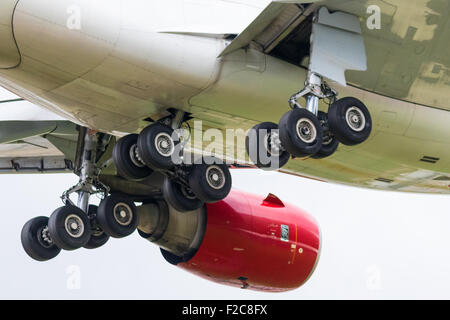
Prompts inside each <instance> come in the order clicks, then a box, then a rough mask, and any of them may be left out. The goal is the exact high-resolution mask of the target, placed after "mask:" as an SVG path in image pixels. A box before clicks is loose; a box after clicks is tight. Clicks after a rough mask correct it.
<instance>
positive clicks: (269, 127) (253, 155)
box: [245, 122, 291, 170]
mask: <svg viewBox="0 0 450 320" xmlns="http://www.w3.org/2000/svg"><path fill="white" fill-rule="evenodd" d="M275 130H276V131H278V125H277V124H275V123H273V122H263V123H260V124H258V125H256V126H254V127H253V128H252V129H251V130H250V131H249V132H248V134H247V137H246V139H245V148H246V150H247V154H248V155H249V158H250V160H251V161H252V162H253V163H254V164H255V165H256V166H257V167H258V168H261V169H269V168H270V169H273V170H277V169H280V168H282V167H284V166H285V165H286V164H287V163H288V161H289V159H290V157H291V155H290V154H289V152H287V151H282V152H281V154H280V155H278V156H276V162H277V165H275V164H274V163H273V162H271V161H267V160H268V159H271V158H272V157H275V156H272V155H271V153H270V152H269V151H268V150H267V145H268V144H267V142H265V141H264V140H263V139H264V138H267V136H268V135H269V134H270V133H272V132H273V131H275ZM278 132H279V131H278ZM263 133H264V134H265V133H267V135H265V136H264V137H263V139H261V136H262V134H263ZM251 142H252V143H251ZM250 144H253V146H251V145H250ZM255 144H256V148H255V146H254V145H255ZM264 151H265V157H266V159H261V153H264ZM262 160H264V161H262ZM265 162H267V163H265Z"/></svg>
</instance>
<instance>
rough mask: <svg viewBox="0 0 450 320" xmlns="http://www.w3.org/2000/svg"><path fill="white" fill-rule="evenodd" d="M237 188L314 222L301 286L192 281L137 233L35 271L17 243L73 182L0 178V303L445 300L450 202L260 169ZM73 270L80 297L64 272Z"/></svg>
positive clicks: (68, 178)
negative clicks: (318, 234)
mask: <svg viewBox="0 0 450 320" xmlns="http://www.w3.org/2000/svg"><path fill="white" fill-rule="evenodd" d="M233 178H234V186H235V187H236V188H240V189H246V190H252V191H253V192H255V193H260V194H267V193H268V192H272V193H275V194H277V195H278V196H279V197H280V198H281V199H282V200H283V201H287V202H291V203H294V204H296V205H297V206H299V207H302V208H304V209H305V210H307V211H309V212H310V213H311V214H312V215H314V216H315V217H316V218H317V220H318V221H319V222H320V225H321V229H322V234H323V250H322V257H321V260H320V263H319V265H318V268H317V270H316V272H315V274H314V275H313V277H312V278H311V279H310V281H309V282H308V283H307V284H306V285H304V286H303V287H302V288H300V289H298V290H295V291H291V292H288V293H282V294H267V293H258V292H253V291H246V290H241V289H235V288H229V287H226V286H222V285H217V284H215V283H212V282H208V281H206V280H203V279H201V278H197V277H196V276H194V275H191V274H189V273H187V272H185V271H183V270H179V269H177V268H176V267H173V266H171V265H169V264H167V263H166V262H165V260H164V259H163V258H162V256H161V255H160V252H159V249H158V248H157V247H156V246H155V245H153V244H151V243H150V242H147V241H146V240H144V239H141V238H140V237H139V236H138V235H137V234H134V235H132V236H131V237H129V238H126V239H121V240H111V241H110V242H109V243H108V244H107V245H106V246H105V247H103V248H100V249H97V250H94V251H88V250H85V249H81V250H78V251H75V252H62V253H61V254H60V255H59V256H58V257H57V258H56V259H55V260H53V261H50V262H46V263H38V262H34V261H32V260H31V259H30V258H28V256H27V255H26V254H25V253H24V251H23V249H22V247H21V243H20V231H21V228H22V226H23V224H24V223H25V222H26V221H27V220H29V219H30V218H32V217H34V216H38V215H47V216H48V215H50V214H51V212H52V211H53V210H54V209H56V208H57V207H59V206H60V205H61V202H60V200H59V196H60V194H61V193H62V191H64V190H65V189H66V188H68V187H70V186H72V185H73V184H74V183H75V182H76V177H75V176H73V175H45V176H44V175H11V176H0V194H1V197H2V199H3V201H2V204H3V206H2V215H3V219H4V222H3V229H2V232H1V233H0V243H2V246H1V248H2V250H1V251H0V261H1V264H0V298H2V299H4V298H32V299H47V298H56V299H65V298H74V299H116V298H121V299H128V298H130V299H131V298H133V299H313V298H314V299H330V298H331V299H335V298H336V299H346V298H356V299H366V298H375V299H378V298H382V299H390V298H446V299H449V298H450V292H449V290H448V288H449V287H450V250H448V245H449V243H450V232H449V226H450V214H449V208H450V198H449V197H448V196H425V195H417V194H400V193H387V192H380V191H370V190H363V189H355V188H349V187H343V186H338V185H333V184H326V183H321V182H316V181H310V180H303V179H300V178H297V177H293V176H288V175H282V174H278V173H266V172H263V171H256V170H239V171H234V172H233ZM71 266H75V267H76V268H79V269H78V270H79V271H80V276H81V277H80V279H81V282H80V285H81V287H80V289H77V290H73V289H69V288H68V285H67V282H68V280H69V279H70V277H69V274H67V272H68V271H70V270H71V269H70V268H71Z"/></svg>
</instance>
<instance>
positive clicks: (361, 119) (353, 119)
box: [345, 107, 366, 132]
mask: <svg viewBox="0 0 450 320" xmlns="http://www.w3.org/2000/svg"><path fill="white" fill-rule="evenodd" d="M345 120H346V121H347V124H348V126H349V127H350V128H351V129H352V130H353V131H356V132H361V131H363V130H364V128H365V127H366V118H365V116H364V114H363V112H362V111H361V110H360V109H359V108H357V107H351V108H349V109H348V110H347V112H346V115H345Z"/></svg>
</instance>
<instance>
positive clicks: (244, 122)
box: [0, 0, 450, 193]
mask: <svg viewBox="0 0 450 320" xmlns="http://www.w3.org/2000/svg"><path fill="white" fill-rule="evenodd" d="M200 2H201V5H199V4H198V3H197V2H195V3H193V2H192V3H191V2H190V1H167V0H161V1H159V0H158V1H156V0H155V1H145V0H134V1H127V2H124V1H120V0H109V1H107V5H105V6H102V5H101V4H102V3H103V2H102V1H88V0H85V1H82V0H80V1H72V0H71V1H68V0H67V1H66V0H57V1H56V0H45V1H44V0H43V1H34V0H19V1H16V0H8V1H3V2H2V4H1V5H0V6H1V10H2V12H4V11H5V10H7V11H8V12H10V15H9V16H8V15H5V16H2V19H6V20H5V21H0V24H1V25H2V26H5V27H4V29H2V31H4V32H2V33H1V35H2V38H1V39H0V40H1V41H2V46H3V45H4V47H3V48H2V49H1V50H2V51H0V52H1V56H0V68H1V69H0V83H1V85H3V86H4V87H6V88H8V89H10V90H11V91H13V92H15V93H16V94H18V95H20V96H22V97H24V98H25V99H27V100H29V101H31V102H33V103H35V104H37V105H40V106H42V107H45V108H47V109H50V110H52V111H54V112H56V113H58V114H60V115H62V116H64V117H66V118H68V119H70V120H72V121H74V122H76V123H78V124H80V125H83V126H87V127H89V128H92V129H96V130H99V131H102V132H106V133H111V134H113V135H118V136H122V135H124V134H125V133H132V132H139V131H141V130H142V129H143V128H144V127H146V126H147V125H148V121H147V120H146V119H148V118H151V119H153V120H157V119H160V118H162V117H164V116H167V115H168V112H167V109H169V108H175V109H179V110H183V111H186V112H189V113H190V114H191V115H192V117H194V118H195V119H197V120H203V126H204V128H205V129H206V128H209V127H212V128H219V129H221V130H225V129H227V128H242V129H244V130H247V129H250V128H251V127H252V126H254V125H255V124H257V123H259V122H264V121H272V122H278V120H279V119H280V118H281V116H282V115H283V114H284V113H285V112H286V111H287V110H288V108H289V106H288V99H289V97H290V96H291V94H292V93H293V92H296V91H297V90H298V88H299V87H300V86H302V85H303V83H304V81H305V78H306V74H307V70H305V69H304V68H302V67H300V66H296V65H293V64H290V63H288V62H285V61H283V60H280V59H277V58H275V57H273V56H271V55H268V54H265V53H263V52H261V51H260V50H258V48H256V47H255V48H252V47H251V46H250V48H246V49H240V50H237V51H235V52H233V53H231V54H229V55H227V56H225V57H223V58H218V56H219V55H220V53H221V52H222V51H223V50H224V49H225V48H226V47H227V45H228V44H229V43H230V41H231V38H229V37H227V35H236V34H238V33H239V32H241V31H242V30H243V29H244V28H245V27H246V26H247V25H248V24H249V23H250V22H251V21H252V20H253V19H254V18H255V17H256V16H257V15H258V14H259V12H260V11H261V10H262V9H263V8H264V7H265V6H266V5H267V3H268V1H235V2H233V3H230V2H226V1H211V0H208V1H206V0H205V1H203V2H202V1H200ZM231 16H232V17H234V19H230V17H231ZM8 22H9V23H10V25H12V28H9V29H8ZM334 87H335V88H336V89H337V90H338V92H339V96H340V97H346V96H353V97H357V98H359V99H360V100H362V101H364V103H365V104H366V105H367V106H368V108H369V109H370V112H371V114H372V117H373V123H374V125H373V132H372V135H371V137H370V139H369V140H368V141H367V142H365V143H364V144H362V145H360V146H358V147H356V148H347V147H341V148H340V149H339V151H338V152H337V153H336V154H335V155H334V156H333V157H331V158H329V159H326V160H321V161H314V160H311V159H306V160H305V159H296V160H291V161H290V163H289V164H288V165H287V166H286V167H285V168H284V169H285V170H286V171H289V172H294V173H297V174H301V175H304V176H308V177H314V178H319V179H322V180H326V181H335V182H341V183H346V184H353V185H359V186H366V187H373V188H380V189H392V190H400V191H420V192H435V193H436V192H439V193H448V192H449V191H450V189H449V181H447V180H445V179H442V177H443V176H446V175H448V173H450V162H449V161H448V159H449V158H450V148H449V139H448V137H449V136H450V126H448V123H450V112H448V111H446V110H445V106H443V107H442V108H438V107H434V108H430V107H427V106H423V105H419V104H415V103H411V102H406V101H402V100H398V99H394V98H390V97H387V96H383V95H380V94H376V93H372V92H369V91H367V90H364V89H363V88H357V87H355V86H348V87H342V86H339V85H334ZM324 107H325V106H324V105H321V108H322V109H323V108H324ZM237 154H239V152H238V153H237ZM428 159H436V161H434V160H433V161H431V162H430V161H426V160H428ZM237 160H238V161H245V159H237ZM424 160H425V161H424ZM449 180H450V178H449Z"/></svg>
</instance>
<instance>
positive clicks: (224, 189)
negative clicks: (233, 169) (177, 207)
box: [189, 159, 232, 203]
mask: <svg viewBox="0 0 450 320" xmlns="http://www.w3.org/2000/svg"><path fill="white" fill-rule="evenodd" d="M207 163H213V164H196V165H194V168H193V170H192V172H191V174H190V175H189V186H190V187H191V190H192V192H193V193H194V194H195V195H196V196H197V198H199V199H200V200H202V201H203V202H205V203H214V202H218V201H220V200H223V199H225V198H226V197H227V196H228V194H229V193H230V191H231V186H232V178H231V173H230V170H229V169H228V166H227V165H226V164H220V162H219V161H217V160H216V159H209V161H207ZM215 163H218V164H215ZM211 169H212V170H220V171H221V172H220V174H221V175H222V179H224V181H223V182H221V183H220V185H222V186H220V188H219V186H218V188H217V189H216V188H214V187H213V186H212V185H211V184H210V183H208V177H207V176H208V174H209V173H208V170H209V171H210V173H211V174H212V173H214V171H213V172H211Z"/></svg>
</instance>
